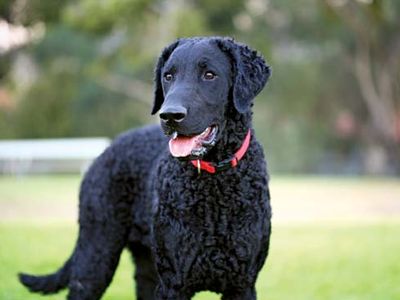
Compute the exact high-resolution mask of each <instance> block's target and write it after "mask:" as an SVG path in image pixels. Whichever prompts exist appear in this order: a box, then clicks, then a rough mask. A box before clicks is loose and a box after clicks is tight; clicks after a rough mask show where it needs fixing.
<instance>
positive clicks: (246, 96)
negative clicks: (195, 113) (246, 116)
mask: <svg viewBox="0 0 400 300" xmlns="http://www.w3.org/2000/svg"><path fill="white" fill-rule="evenodd" d="M216 41H217V44H218V46H219V48H220V49H221V50H222V51H223V52H225V53H227V54H228V56H229V57H230V59H231V60H232V70H233V79H232V81H233V91H232V96H233V104H234V106H235V108H236V110H237V111H238V112H240V113H244V112H245V111H247V110H248V109H249V108H250V106H251V101H252V100H253V99H254V98H255V97H256V96H257V95H258V93H259V92H261V90H262V89H263V88H264V86H265V84H266V83H267V80H268V78H269V77H270V75H271V69H270V67H269V66H268V65H267V64H266V63H265V60H264V58H263V57H262V56H261V55H259V54H258V53H257V51H254V50H252V49H250V48H249V47H248V46H247V45H245V44H241V43H237V42H235V41H234V40H233V39H231V38H221V39H217V40H216Z"/></svg>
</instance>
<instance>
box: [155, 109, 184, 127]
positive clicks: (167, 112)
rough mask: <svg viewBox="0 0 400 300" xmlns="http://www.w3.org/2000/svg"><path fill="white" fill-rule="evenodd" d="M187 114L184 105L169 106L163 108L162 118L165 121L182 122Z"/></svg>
mask: <svg viewBox="0 0 400 300" xmlns="http://www.w3.org/2000/svg"><path fill="white" fill-rule="evenodd" d="M186 115H187V109H186V108H185V107H183V106H180V105H179V106H167V107H165V108H161V111H160V118H161V120H163V121H174V122H177V123H179V122H182V121H183V119H185V117H186Z"/></svg>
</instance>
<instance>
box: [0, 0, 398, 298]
mask: <svg viewBox="0 0 400 300" xmlns="http://www.w3.org/2000/svg"><path fill="white" fill-rule="evenodd" d="M399 28H400V1H397V0H297V1H290V0H220V1H214V0H189V1H183V0H170V1H166V0H80V1H77V0H63V1H61V0H1V1H0V174H3V175H1V176H0V244H1V245H3V246H1V248H0V265H2V268H0V279H1V280H0V299H39V298H35V296H32V295H30V294H28V293H27V292H26V291H25V290H24V289H23V288H22V287H21V286H19V285H18V283H17V282H16V278H15V276H14V275H15V274H16V272H17V271H19V270H22V269H23V270H25V271H31V272H51V271H53V270H54V269H55V268H56V267H57V266H58V265H60V264H61V263H62V262H63V261H64V259H65V258H66V257H67V255H68V254H69V253H70V251H71V249H72V247H73V244H74V241H75V234H76V215H77V212H76V207H77V194H78V190H79V181H80V178H81V172H82V171H83V170H84V169H85V168H86V167H87V165H88V164H89V163H90V161H91V160H92V159H93V157H95V156H96V155H97V154H98V153H100V152H101V151H102V149H104V147H106V146H107V144H108V143H109V142H110V140H111V139H112V138H114V137H115V136H116V135H117V134H119V133H120V132H122V131H124V130H127V129H129V128H132V127H137V126H141V125H143V124H148V123H151V122H157V121H158V120H157V118H156V117H151V116H150V108H151V102H152V78H153V68H154V64H155V61H156V59H157V56H158V55H159V53H160V51H161V50H162V48H163V47H165V46H166V45H168V44H169V43H171V42H172V41H173V40H174V39H176V38H177V37H185V36H193V35H223V36H232V37H235V38H236V39H237V40H238V41H241V42H245V43H247V44H249V45H251V47H252V48H255V49H257V50H259V52H261V53H262V54H263V55H264V57H265V58H266V60H267V61H268V63H269V64H270V65H271V66H272V69H273V76H272V78H271V79H270V81H269V83H268V84H267V87H266V88H265V89H264V91H263V92H262V93H261V94H260V95H259V96H258V97H257V99H256V101H255V107H254V112H255V113H254V118H255V120H254V123H255V127H256V131H257V136H258V138H259V139H260V140H261V141H262V143H263V144H264V149H265V152H266V156H267V159H268V164H269V166H268V167H269V171H270V173H271V174H272V181H271V190H272V197H273V204H274V212H275V214H274V220H275V224H277V225H276V227H275V232H274V234H273V238H272V248H271V258H270V260H269V261H268V263H267V266H266V268H264V270H263V272H262V273H261V275H260V276H261V279H260V280H259V282H258V287H259V291H260V292H259V298H260V299H307V300H310V299H324V300H325V299H340V300H343V299H363V300H364V299H385V300H386V299H400V286H399V285H398V282H400V263H399V261H400V260H399V257H398V253H399V250H400V241H399V239H398V237H399V236H400V226H399V225H400V179H399V175H400V59H399V57H400V30H399ZM30 173H41V175H40V176H38V175H35V176H28V174H30ZM60 173H62V174H63V175H60ZM65 173H68V174H69V175H65ZM60 232H62V234H60ZM27 243H29V247H28V245H27ZM4 245H6V247H4ZM28 253H29V254H28ZM44 253H45V254H44ZM61 253H62V254H61ZM27 257H29V259H28V258H27ZM127 260H129V258H128V257H127V254H124V257H123V262H122V263H121V265H122V267H121V268H120V269H119V273H118V274H117V277H116V279H115V280H114V281H115V282H114V283H113V286H112V287H111V288H110V290H109V292H108V294H107V295H106V298H105V299H131V297H132V294H133V293H132V283H131V280H130V278H131V276H132V275H131V272H132V270H131V266H130V263H129V262H127ZM305 274H307V276H305ZM334 282H335V284H334ZM63 297H65V294H63V295H62V296H60V298H57V297H53V298H52V297H51V299H63ZM196 299H217V297H216V296H215V295H214V296H212V295H211V294H201V295H200V296H198V298H196Z"/></svg>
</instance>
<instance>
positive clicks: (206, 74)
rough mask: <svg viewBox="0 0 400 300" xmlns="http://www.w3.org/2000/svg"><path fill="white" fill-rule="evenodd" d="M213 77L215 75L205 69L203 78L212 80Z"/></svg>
mask: <svg viewBox="0 0 400 300" xmlns="http://www.w3.org/2000/svg"><path fill="white" fill-rule="evenodd" d="M215 77H216V75H215V74H214V73H213V72H211V71H207V72H205V73H204V79H205V80H213V79H214V78H215Z"/></svg>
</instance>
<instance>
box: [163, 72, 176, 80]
mask: <svg viewBox="0 0 400 300" xmlns="http://www.w3.org/2000/svg"><path fill="white" fill-rule="evenodd" d="M173 78H174V76H173V75H172V74H171V73H165V74H164V79H165V81H171V80H172V79H173Z"/></svg>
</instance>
